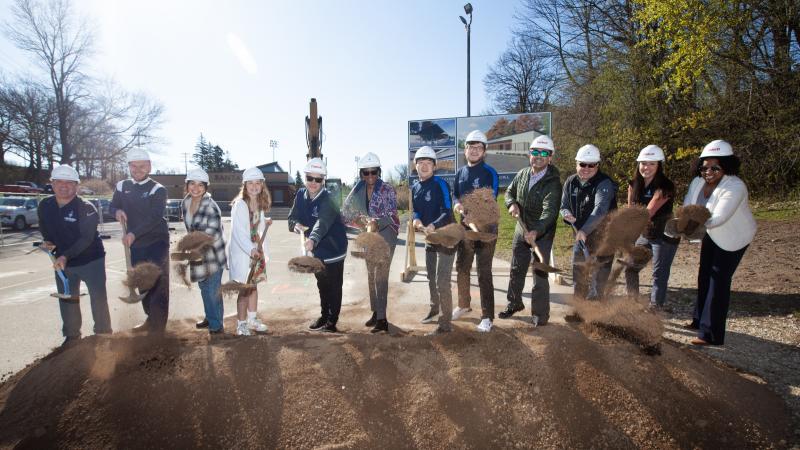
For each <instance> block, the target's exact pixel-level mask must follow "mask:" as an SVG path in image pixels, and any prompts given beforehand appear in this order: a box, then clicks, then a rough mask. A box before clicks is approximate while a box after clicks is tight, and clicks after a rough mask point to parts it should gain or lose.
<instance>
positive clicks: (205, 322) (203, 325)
mask: <svg viewBox="0 0 800 450" xmlns="http://www.w3.org/2000/svg"><path fill="white" fill-rule="evenodd" d="M194 326H195V328H208V319H203V320H201V321H200V322H197V323H196V324H194Z"/></svg>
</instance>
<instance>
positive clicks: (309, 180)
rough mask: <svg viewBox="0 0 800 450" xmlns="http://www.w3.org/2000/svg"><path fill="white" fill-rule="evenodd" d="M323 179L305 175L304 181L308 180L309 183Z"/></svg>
mask: <svg viewBox="0 0 800 450" xmlns="http://www.w3.org/2000/svg"><path fill="white" fill-rule="evenodd" d="M324 179H325V178H317V177H310V176H308V175H306V181H308V182H309V183H311V182H312V181H313V182H314V183H322V180H324Z"/></svg>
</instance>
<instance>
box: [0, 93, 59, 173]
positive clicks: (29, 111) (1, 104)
mask: <svg viewBox="0 0 800 450" xmlns="http://www.w3.org/2000/svg"><path fill="white" fill-rule="evenodd" d="M0 110H2V112H3V113H2V115H3V116H4V117H5V119H4V120H5V121H6V122H7V125H8V133H7V135H6V139H5V140H6V144H7V149H8V151H9V152H11V153H13V154H16V155H18V156H20V157H21V158H23V159H24V160H25V161H27V162H28V175H29V176H30V177H31V178H35V175H36V174H38V173H39V171H41V170H42V169H43V168H44V164H43V162H45V161H46V162H47V163H48V167H52V164H53V157H52V155H53V147H54V146H55V142H56V137H55V117H56V114H55V103H54V102H53V99H52V97H50V96H49V95H48V92H47V91H46V90H45V89H43V88H42V87H41V86H39V85H37V84H34V83H30V82H27V83H26V82H20V83H18V84H17V86H16V87H10V86H3V87H2V88H0Z"/></svg>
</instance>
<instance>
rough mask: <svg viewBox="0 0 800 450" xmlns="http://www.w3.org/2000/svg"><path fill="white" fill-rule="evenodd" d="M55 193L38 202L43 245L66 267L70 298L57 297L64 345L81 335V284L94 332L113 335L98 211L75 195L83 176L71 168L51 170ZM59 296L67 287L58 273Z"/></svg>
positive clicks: (62, 166) (62, 268) (64, 269)
mask: <svg viewBox="0 0 800 450" xmlns="http://www.w3.org/2000/svg"><path fill="white" fill-rule="evenodd" d="M50 180H51V184H52V186H53V194H54V195H52V196H50V197H47V198H45V199H44V200H42V201H41V202H39V206H38V210H37V212H38V215H39V232H40V233H42V239H43V240H44V242H43V243H42V244H41V245H42V247H43V248H45V249H46V250H48V251H51V252H52V253H53V255H54V256H55V258H56V261H55V264H54V266H55V268H56V269H59V270H63V271H64V275H65V277H66V279H67V286H69V289H70V292H69V294H70V295H71V296H72V298H70V299H61V298H59V300H58V305H59V309H60V310H61V320H62V321H63V327H62V330H61V331H62V333H63V334H64V344H63V345H71V344H72V343H74V342H76V341H77V340H78V339H80V337H81V308H80V301H79V298H80V297H79V293H80V288H81V282H84V283H86V287H87V288H88V289H89V301H90V303H91V306H92V318H93V320H94V333H95V334H111V316H110V315H109V312H108V295H107V292H106V267H105V261H106V257H105V255H106V252H105V249H104V248H103V241H101V240H100V235H99V234H98V233H97V224H98V222H99V214H98V212H97V209H95V207H94V205H92V204H91V203H89V202H87V201H86V200H83V199H82V198H80V197H79V196H78V195H77V192H78V183H80V178H79V177H78V172H77V171H75V169H73V168H72V167H70V166H67V165H60V166H56V167H54V168H53V171H52V172H51V175H50ZM56 285H57V287H58V292H59V293H60V294H66V292H65V286H64V284H63V283H62V282H61V280H60V279H59V277H56Z"/></svg>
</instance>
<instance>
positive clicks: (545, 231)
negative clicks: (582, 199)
mask: <svg viewBox="0 0 800 450" xmlns="http://www.w3.org/2000/svg"><path fill="white" fill-rule="evenodd" d="M530 177H531V168H530V167H526V168H524V169H522V170H520V171H519V172H517V174H516V175H515V176H514V179H513V180H512V181H511V184H510V185H508V188H507V189H506V208H508V207H510V206H511V204H512V203H516V204H517V205H519V208H520V211H521V213H520V217H522V221H523V222H524V223H525V226H526V227H527V228H528V231H536V240H537V241H538V240H553V238H555V236H556V220H557V219H558V208H559V206H560V204H561V176H560V174H559V172H558V169H557V168H556V167H555V166H554V165H552V164H551V165H550V166H548V167H547V173H545V175H544V178H542V179H541V180H539V181H538V182H537V183H536V184H534V185H533V187H532V188H530V189H528V181H529V180H530ZM514 232H515V233H519V234H522V233H523V231H522V228H521V227H520V226H519V224H517V226H516V228H515V230H514Z"/></svg>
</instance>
